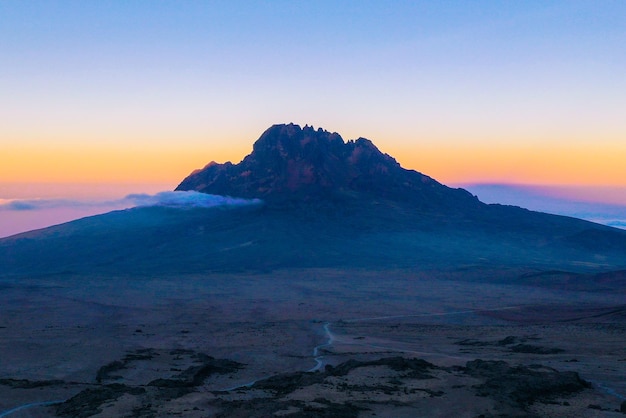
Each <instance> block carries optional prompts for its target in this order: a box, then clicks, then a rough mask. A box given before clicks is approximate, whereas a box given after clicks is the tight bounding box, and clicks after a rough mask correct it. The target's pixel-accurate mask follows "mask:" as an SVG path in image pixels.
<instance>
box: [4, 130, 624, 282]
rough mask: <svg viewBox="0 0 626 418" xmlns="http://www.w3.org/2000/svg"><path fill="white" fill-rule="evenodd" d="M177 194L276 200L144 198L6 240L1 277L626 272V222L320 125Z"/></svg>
mask: <svg viewBox="0 0 626 418" xmlns="http://www.w3.org/2000/svg"><path fill="white" fill-rule="evenodd" d="M177 190H179V191H185V190H195V191H199V192H204V193H211V194H220V195H228V196H233V197H242V198H257V199H262V202H263V203H255V204H250V205H245V206H238V207H217V208H172V207H161V206H153V207H139V208H134V209H130V210H125V211H116V212H111V213H108V214H104V215H99V216H94V217H89V218H84V219H80V220H77V221H73V222H69V223H66V224H63V225H58V226H53V227H50V228H46V229H43V230H38V231H31V232H28V233H24V234H20V235H15V236H13V237H8V238H4V239H0V277H5V278H14V279H20V280H21V279H24V278H34V277H39V276H59V277H84V276H85V275H89V276H91V277H104V278H106V277H111V276H116V277H120V276H124V277H126V276H132V277H141V276H150V277H155V276H157V277H170V276H176V277H178V276H180V275H198V274H200V275H205V274H212V273H215V272H242V271H244V272H267V271H272V270H279V269H302V268H332V269H335V268H341V269H367V270H390V269H403V270H406V269H409V270H411V271H414V272H417V271H428V272H430V273H429V274H434V273H433V272H437V274H445V272H447V271H457V272H458V271H462V272H467V274H465V273H464V274H463V276H464V277H468V278H474V279H476V280H483V281H485V280H505V281H506V280H519V281H520V282H522V281H524V282H528V280H529V279H528V277H532V283H533V284H536V283H537V282H541V281H542V280H552V279H553V278H554V277H557V276H558V277H560V278H562V277H576V280H577V283H578V282H580V281H581V280H583V281H584V280H585V277H591V278H593V277H605V276H598V274H599V273H604V272H611V271H620V270H625V269H626V231H623V230H618V229H615V228H610V227H606V226H602V225H598V224H594V223H591V222H587V221H583V220H580V219H574V218H568V217H563V216H556V215H549V214H545V213H540V212H532V211H529V210H526V209H522V208H519V207H512V206H503V205H487V204H484V203H482V202H480V201H479V200H478V199H477V198H476V197H474V196H472V195H471V194H470V193H468V192H467V191H465V190H462V189H453V188H449V187H447V186H445V185H442V184H440V183H438V182H437V181H435V180H433V179H432V178H430V177H428V176H426V175H424V174H421V173H419V172H416V171H413V170H407V169H404V168H402V167H401V166H400V165H399V164H398V163H397V162H396V161H395V160H394V159H393V158H392V157H390V156H389V155H386V154H383V153H382V152H380V151H379V150H378V149H377V148H376V146H374V144H373V143H372V142H371V141H369V140H367V139H363V138H360V139H357V140H355V141H347V142H345V141H344V140H343V139H342V138H341V136H339V135H338V134H336V133H330V132H327V131H324V130H321V129H317V130H315V129H313V128H312V127H308V126H305V127H304V128H300V127H299V126H298V125H294V124H288V125H274V126H272V127H270V128H269V129H268V130H267V131H265V132H264V133H263V134H262V135H261V137H260V138H259V139H258V141H256V143H255V144H254V146H253V150H252V153H251V154H250V155H248V156H247V157H245V158H244V159H243V160H242V161H241V162H240V163H238V164H232V163H225V164H217V163H211V164H209V165H207V166H206V167H205V168H204V169H202V170H197V171H195V172H193V173H192V174H191V175H189V176H188V177H187V178H186V179H184V180H183V181H182V182H181V183H180V185H179V186H178V187H177ZM542 272H559V273H558V275H556V276H555V275H554V274H552V273H550V274H543V273H542ZM611 277H614V278H615V279H611V280H612V281H611V283H613V284H614V282H619V283H622V282H623V281H624V280H623V275H620V274H616V275H613V276H611ZM593 280H595V279H593ZM598 280H600V279H598ZM603 280H604V279H603ZM620 286H621V284H620ZM625 286H626V285H625Z"/></svg>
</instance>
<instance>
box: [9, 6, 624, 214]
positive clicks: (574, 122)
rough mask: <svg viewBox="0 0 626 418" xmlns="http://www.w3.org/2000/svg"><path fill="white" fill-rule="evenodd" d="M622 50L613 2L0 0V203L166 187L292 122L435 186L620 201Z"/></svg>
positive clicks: (619, 15)
mask: <svg viewBox="0 0 626 418" xmlns="http://www.w3.org/2000/svg"><path fill="white" fill-rule="evenodd" d="M625 41H626V2H623V1H595V0H594V1H576V0H571V1H393V2H383V1H367V0H359V1H336V0H335V1H294V0H289V1H232V0H229V1H155V0H150V1H53V0H46V1H33V0H31V1H18V0H13V1H12V0H7V1H2V2H0V57H1V62H2V65H0V92H2V93H1V94H0V115H1V117H2V123H1V124H0V149H1V150H2V151H1V152H0V183H2V184H4V186H3V187H4V190H5V192H4V195H3V196H0V198H11V197H16V196H9V195H8V194H9V192H7V190H13V191H14V194H15V193H16V192H15V190H21V192H20V193H22V195H23V194H24V188H23V187H22V186H23V185H33V184H40V183H55V184H67V183H98V184H100V185H101V187H100V189H99V190H102V185H111V187H113V188H115V190H119V191H120V193H122V190H123V191H124V192H123V193H125V192H126V191H128V190H130V189H131V188H132V187H135V186H132V187H131V185H138V184H142V185H146V184H148V185H149V184H153V185H155V186H153V187H152V186H141V187H144V188H148V189H149V188H150V187H152V188H153V189H155V190H156V189H163V188H173V187H175V186H176V185H177V184H178V182H180V181H181V180H182V179H183V178H184V177H185V176H186V175H187V174H188V173H189V172H191V171H192V170H193V169H195V168H199V167H202V166H204V165H205V164H206V163H207V162H209V161H211V160H215V161H218V162H224V161H226V160H231V161H233V162H238V161H240V160H241V159H242V158H243V157H244V156H245V155H246V154H247V153H249V152H250V150H251V148H252V143H253V141H254V140H256V139H257V138H258V137H259V136H260V134H261V133H262V132H263V131H264V130H265V129H266V128H268V127H269V126H270V125H272V124H275V123H287V122H294V123H298V124H300V125H304V124H311V125H314V126H315V127H316V128H317V127H323V128H325V129H327V130H330V131H336V132H339V133H340V134H341V135H342V136H343V137H344V139H346V140H347V139H353V138H357V137H359V136H363V137H367V138H369V139H371V140H372V141H374V143H375V144H376V145H377V146H378V147H379V148H380V149H381V150H382V151H383V152H386V153H389V154H390V155H392V156H394V157H395V158H396V159H397V160H398V161H399V162H400V163H401V164H402V165H403V166H404V167H407V168H413V169H416V170H418V171H421V172H423V173H426V174H428V175H430V176H431V177H434V178H436V179H437V180H439V181H441V182H443V183H446V184H450V183H453V184H459V183H483V182H484V183H519V184H539V185H554V184H557V185H585V186H600V185H603V186H612V187H613V188H615V187H617V188H618V189H619V188H620V187H623V186H626V113H625V112H626V75H625V74H626V72H625V69H626V48H624V42H625ZM16 185H22V186H16ZM114 185H115V186H114ZM137 187H139V186H137ZM105 188H106V187H105ZM27 189H28V188H27ZM32 190H33V194H36V193H39V192H37V191H36V190H40V189H36V188H34V189H32ZM68 190H69V189H68ZM621 190H623V189H621ZM133 191H136V192H138V191H142V190H135V189H133ZM150 191H154V190H150ZM92 192H93V189H92ZM108 192H109V193H110V192H111V190H108ZM123 193H122V194H123ZM19 197H24V196H19ZM625 202H626V199H625Z"/></svg>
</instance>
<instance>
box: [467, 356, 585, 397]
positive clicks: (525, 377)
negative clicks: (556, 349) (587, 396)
mask: <svg viewBox="0 0 626 418" xmlns="http://www.w3.org/2000/svg"><path fill="white" fill-rule="evenodd" d="M465 372H466V373H467V374H469V375H471V376H473V377H478V378H481V379H484V383H482V384H480V385H477V386H476V387H475V389H476V392H477V394H478V395H479V396H488V397H491V398H493V399H494V400H496V401H497V402H499V403H501V404H504V405H508V406H510V407H513V408H516V409H525V408H526V407H527V406H528V405H531V404H532V403H534V402H549V401H551V400H553V399H555V398H558V397H567V396H571V395H573V394H575V393H577V392H580V391H582V390H584V389H586V388H590V387H591V384H590V383H589V382H586V381H585V380H583V379H581V378H580V376H579V375H578V373H576V372H559V371H557V370H555V369H552V368H549V367H543V366H538V365H537V366H513V367H512V366H510V365H509V364H508V363H506V362H504V361H484V360H474V361H470V362H468V363H467V364H466V369H465Z"/></svg>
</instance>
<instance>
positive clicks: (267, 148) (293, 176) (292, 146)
mask: <svg viewBox="0 0 626 418" xmlns="http://www.w3.org/2000/svg"><path fill="white" fill-rule="evenodd" d="M176 190H195V191H199V192H204V193H210V194H218V195H228V196H234V197H246V198H261V199H264V200H265V201H267V202H269V203H275V202H285V201H299V202H308V203H311V202H315V201H320V200H322V201H328V200H345V199H351V198H352V199H353V198H358V197H367V198H369V199H372V198H373V199H386V200H391V201H402V202H410V203H411V204H412V205H413V206H417V207H418V208H421V209H426V210H427V209H431V210H438V211H440V210H442V209H446V208H448V209H452V208H454V207H458V206H464V207H478V206H480V205H482V204H481V203H480V202H479V201H478V199H476V198H475V197H474V196H472V195H471V194H470V193H468V192H467V191H465V190H462V189H451V188H449V187H446V186H444V185H442V184H440V183H438V182H437V181H435V180H433V179H432V178H430V177H428V176H426V175H424V174H421V173H418V172H417V171H413V170H406V169H404V168H402V167H401V166H400V164H398V162H397V161H396V160H395V159H393V158H392V157H390V156H389V155H387V154H383V153H382V152H380V151H379V150H378V148H376V146H375V145H374V144H373V143H372V142H371V141H369V140H368V139H364V138H359V139H357V140H354V141H353V140H351V141H348V142H344V140H343V139H342V138H341V136H340V135H339V134H337V133H330V132H328V131H325V130H322V129H321V128H320V129H317V130H315V129H314V128H312V127H309V126H305V127H304V128H301V127H300V126H298V125H294V124H288V125H274V126H272V127H270V128H269V129H268V130H266V131H265V132H264V133H263V135H261V137H260V138H259V139H258V140H257V141H256V143H255V144H254V147H253V151H252V153H251V154H250V155H248V156H247V157H245V158H244V159H243V160H242V161H241V162H240V163H239V164H232V163H230V162H227V163H225V164H217V163H215V162H212V163H210V164H208V165H207V166H206V167H205V168H203V169H202V170H196V171H194V172H193V173H192V174H191V175H189V176H188V177H187V178H186V179H185V180H183V182H182V183H181V184H180V185H179V186H178V187H177V188H176Z"/></svg>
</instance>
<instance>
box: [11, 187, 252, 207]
mask: <svg viewBox="0 0 626 418" xmlns="http://www.w3.org/2000/svg"><path fill="white" fill-rule="evenodd" d="M260 202H261V201H260V200H258V199H240V198H234V197H228V196H218V195H211V194H206V193H199V192H194V191H188V192H160V193H156V194H153V195H150V194H130V195H128V196H126V197H124V198H122V199H113V200H80V199H0V211H41V210H49V209H107V208H108V209H111V210H112V209H125V208H132V207H140V206H167V207H177V208H185V207H201V208H210V207H214V206H243V205H252V204H258V203H260Z"/></svg>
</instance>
